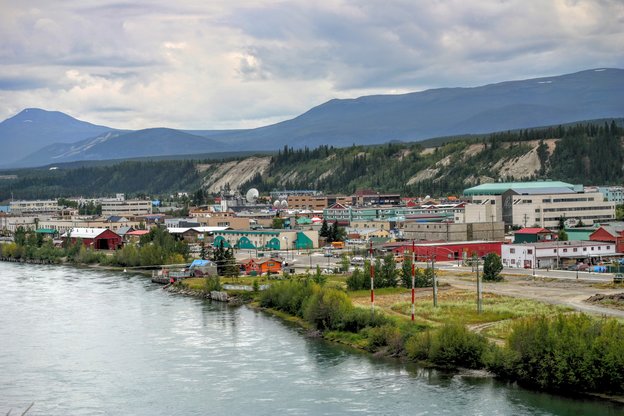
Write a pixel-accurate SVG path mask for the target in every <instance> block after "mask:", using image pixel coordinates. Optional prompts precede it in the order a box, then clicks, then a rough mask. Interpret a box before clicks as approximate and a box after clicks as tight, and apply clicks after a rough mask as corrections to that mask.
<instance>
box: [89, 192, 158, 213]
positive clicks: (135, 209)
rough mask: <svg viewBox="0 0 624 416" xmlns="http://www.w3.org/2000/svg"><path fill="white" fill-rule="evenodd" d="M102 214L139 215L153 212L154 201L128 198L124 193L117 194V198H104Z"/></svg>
mask: <svg viewBox="0 0 624 416" xmlns="http://www.w3.org/2000/svg"><path fill="white" fill-rule="evenodd" d="M101 203H102V216H103V217H110V216H113V215H117V216H139V215H147V214H151V213H152V201H150V200H142V199H126V198H125V196H124V194H117V195H116V197H115V198H103V199H101Z"/></svg>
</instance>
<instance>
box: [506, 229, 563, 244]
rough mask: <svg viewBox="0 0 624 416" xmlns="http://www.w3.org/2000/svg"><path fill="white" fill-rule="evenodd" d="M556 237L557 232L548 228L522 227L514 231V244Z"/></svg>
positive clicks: (550, 239) (551, 239) (548, 239)
mask: <svg viewBox="0 0 624 416" xmlns="http://www.w3.org/2000/svg"><path fill="white" fill-rule="evenodd" d="M556 239H557V233H554V232H552V231H550V230H548V229H546V228H539V227H537V228H522V229H520V230H517V231H516V232H514V244H521V243H537V242H539V241H554V240H556Z"/></svg>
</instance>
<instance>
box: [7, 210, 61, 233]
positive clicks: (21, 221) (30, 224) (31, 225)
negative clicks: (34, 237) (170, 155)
mask: <svg viewBox="0 0 624 416" xmlns="http://www.w3.org/2000/svg"><path fill="white" fill-rule="evenodd" d="M38 226H39V227H41V228H49V227H45V226H42V225H41V224H39V225H38V224H37V218H36V217H13V216H5V215H0V232H2V233H11V234H13V233H14V232H15V230H17V229H18V228H19V227H22V228H23V229H24V230H35V229H36V228H37V227H38Z"/></svg>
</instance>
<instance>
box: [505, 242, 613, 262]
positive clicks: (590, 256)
mask: <svg viewBox="0 0 624 416" xmlns="http://www.w3.org/2000/svg"><path fill="white" fill-rule="evenodd" d="M615 254H616V251H615V244H614V243H609V242H600V241H549V242H540V243H523V244H503V245H502V246H501V260H502V262H503V266H505V267H511V268H524V269H532V268H534V267H535V268H542V269H543V268H546V267H556V266H557V264H559V265H560V266H562V265H566V264H567V263H576V262H581V261H582V262H585V263H591V262H595V261H596V260H602V259H603V258H605V257H611V256H614V255H615Z"/></svg>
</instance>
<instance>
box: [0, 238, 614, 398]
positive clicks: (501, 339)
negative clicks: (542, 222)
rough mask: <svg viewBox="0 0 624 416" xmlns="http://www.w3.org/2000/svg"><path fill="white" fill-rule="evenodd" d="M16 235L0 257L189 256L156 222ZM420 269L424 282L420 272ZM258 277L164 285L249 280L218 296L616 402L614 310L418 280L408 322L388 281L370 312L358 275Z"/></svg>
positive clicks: (372, 347) (119, 262) (371, 347)
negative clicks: (116, 233)
mask: <svg viewBox="0 0 624 416" xmlns="http://www.w3.org/2000/svg"><path fill="white" fill-rule="evenodd" d="M16 237H18V238H16V242H15V243H8V244H0V259H2V260H7V261H19V262H22V261H23V262H32V263H37V264H42V263H43V264H58V263H67V264H75V265H92V266H93V265H96V264H97V265H99V266H100V267H105V268H111V269H116V268H119V267H137V266H139V267H141V266H151V265H157V264H166V263H184V260H186V259H187V258H188V252H185V246H186V245H185V244H179V242H176V241H175V240H173V239H172V238H171V239H170V238H169V236H168V234H167V233H164V232H162V231H159V230H158V229H154V230H153V231H152V232H150V233H149V234H147V235H146V236H145V239H144V240H143V241H142V243H143V244H142V245H141V247H134V246H127V248H124V249H121V250H118V251H117V252H115V253H113V254H112V255H106V254H103V253H99V252H95V251H93V250H90V249H86V248H85V247H84V246H83V245H82V243H81V242H79V241H78V242H76V243H75V244H72V245H68V246H66V247H54V246H52V244H51V242H49V241H42V240H40V238H39V237H38V236H37V235H35V234H34V233H32V234H24V235H23V236H16ZM186 250H187V248H186ZM365 267H366V266H365ZM116 270H118V269H116ZM382 270H383V268H382ZM388 270H389V269H388ZM134 271H138V270H134ZM398 272H400V270H399V271H398ZM361 273H362V274H364V273H363V272H361ZM422 273H424V274H422V275H421V276H422V281H423V282H424V285H425V286H428V281H429V279H428V277H429V276H427V275H426V273H427V271H424V272H422ZM380 277H381V276H380ZM260 279H261V278H260V277H254V278H252V279H250V278H246V277H244V278H237V277H230V278H222V277H219V276H216V277H207V278H190V279H184V280H182V281H179V282H177V283H175V284H173V285H171V286H170V287H168V289H169V290H171V291H173V292H177V293H181V294H183V295H191V296H199V297H203V298H206V297H211V295H212V292H217V293H223V290H222V281H223V282H230V281H231V283H234V284H237V285H240V284H241V283H243V284H249V283H251V287H252V290H229V291H227V295H226V297H225V298H221V299H218V300H224V299H225V300H228V301H232V302H233V303H237V304H240V303H248V304H250V305H251V306H252V307H256V308H261V309H263V310H266V311H269V312H271V313H274V314H277V315H278V316H280V317H281V318H283V319H285V320H287V321H292V322H296V323H297V324H298V325H300V326H302V327H303V328H304V329H306V330H308V331H310V332H311V333H315V334H317V335H319V336H321V337H323V338H324V339H327V340H329V341H333V342H338V343H341V344H346V345H349V346H352V347H355V348H357V349H360V350H364V351H367V352H369V353H372V354H375V355H378V356H388V357H396V358H399V359H402V360H406V361H411V362H417V363H419V364H421V365H424V366H434V367H438V368H443V369H448V370H458V369H468V370H486V371H487V372H489V373H491V374H493V375H494V376H496V377H497V378H500V379H502V380H507V381H510V382H517V383H518V384H520V385H523V386H527V387H530V388H534V389H538V390H545V391H551V392H556V393H560V394H564V395H569V394H571V393H574V394H576V393H582V394H587V395H590V396H592V397H600V398H603V399H609V400H612V401H616V402H619V403H624V398H623V395H624V347H623V345H624V324H623V323H621V322H620V321H618V320H617V319H614V318H605V317H602V318H598V317H593V316H589V315H586V314H583V313H577V312H571V311H570V310H569V309H566V308H562V307H557V306H553V305H546V304H543V303H539V302H534V301H529V300H518V299H511V298H508V297H504V296H498V295H492V294H485V297H484V307H483V310H484V312H483V313H482V314H477V313H476V304H475V301H474V295H473V294H468V293H465V291H463V292H462V291H461V290H459V289H454V288H448V289H447V288H444V290H440V292H439V303H438V305H439V306H437V307H434V306H433V305H432V302H431V297H430V294H429V292H430V291H431V290H430V289H426V288H423V289H419V292H418V301H417V310H416V316H417V319H416V320H415V321H411V320H410V302H409V298H408V296H409V289H407V288H404V287H403V288H400V287H392V286H391V285H388V286H387V287H385V288H379V289H378V290H376V295H377V299H379V300H383V299H384V298H385V299H388V300H389V302H387V304H385V305H383V306H379V307H376V308H375V311H374V312H371V309H370V308H366V307H363V306H364V305H366V297H367V296H368V292H367V291H366V290H363V289H364V288H363V287H360V286H363V285H362V284H360V283H361V282H360V280H362V281H363V280H364V279H363V278H362V276H359V275H357V274H356V279H354V278H353V275H352V276H351V278H350V279H351V280H349V278H348V277H346V276H343V275H340V276H337V275H333V276H329V277H328V276H325V275H321V274H320V272H319V271H317V273H316V274H315V273H308V274H305V275H294V276H290V275H285V276H283V277H282V278H281V280H270V283H271V284H270V286H269V287H268V288H267V289H266V290H262V291H261V290H259V280H260ZM376 282H377V279H376ZM380 283H381V282H380ZM425 290H426V292H425ZM219 296H221V295H219ZM380 304H381V302H380Z"/></svg>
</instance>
